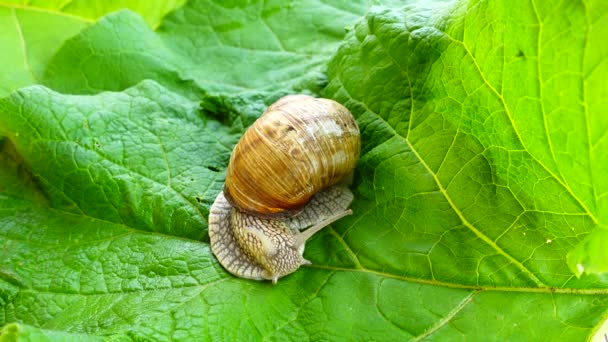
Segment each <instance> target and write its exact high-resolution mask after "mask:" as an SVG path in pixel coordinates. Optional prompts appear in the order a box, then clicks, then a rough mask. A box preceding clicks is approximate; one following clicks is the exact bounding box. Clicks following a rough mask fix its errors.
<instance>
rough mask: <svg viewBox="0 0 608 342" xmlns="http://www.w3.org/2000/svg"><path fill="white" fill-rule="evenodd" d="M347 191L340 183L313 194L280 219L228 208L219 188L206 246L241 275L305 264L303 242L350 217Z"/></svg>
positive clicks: (260, 276) (281, 272) (261, 276)
mask: <svg viewBox="0 0 608 342" xmlns="http://www.w3.org/2000/svg"><path fill="white" fill-rule="evenodd" d="M352 201H353V194H352V192H351V191H350V190H349V189H348V188H345V187H342V186H332V187H329V188H327V189H325V190H323V191H321V192H319V193H318V194H316V195H315V196H314V197H313V198H312V199H311V201H310V202H309V203H308V204H307V205H306V206H305V207H304V209H303V210H302V212H301V213H300V214H299V215H297V216H294V217H291V218H285V219H265V218H259V217H255V216H253V215H250V214H246V213H243V212H241V211H240V210H239V209H237V208H234V207H232V205H230V203H229V202H228V201H227V200H226V197H225V196H224V194H223V192H220V193H219V194H218V196H217V198H216V199H215V202H214V203H213V205H212V206H211V210H210V213H209V237H210V240H211V250H212V252H213V254H214V255H215V256H216V258H217V259H218V261H219V262H220V264H222V266H223V267H224V268H225V269H226V270H227V271H228V272H230V273H232V274H234V275H236V276H237V277H240V278H246V279H255V280H272V281H273V283H276V282H277V280H278V279H279V278H281V277H283V276H285V275H288V274H290V273H292V272H294V271H296V270H297V269H298V268H299V267H300V266H301V265H306V264H310V262H309V261H307V260H306V259H304V258H303V257H302V255H303V254H304V247H305V243H306V241H307V240H308V239H309V238H310V237H311V236H312V235H314V233H316V232H317V231H319V230H321V229H322V228H323V227H326V226H327V225H329V224H331V223H332V222H334V221H336V220H338V219H340V218H342V217H343V216H346V215H349V214H351V213H352V212H351V211H350V210H347V208H348V207H349V206H350V203H351V202H352Z"/></svg>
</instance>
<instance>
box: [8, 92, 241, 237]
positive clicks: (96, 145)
mask: <svg viewBox="0 0 608 342" xmlns="http://www.w3.org/2000/svg"><path fill="white" fill-rule="evenodd" d="M0 113H1V115H0V134H3V135H5V136H7V137H8V138H9V139H10V140H11V141H12V142H13V143H14V144H15V147H16V150H17V151H18V152H19V154H20V156H21V158H23V160H24V161H25V163H26V164H27V165H28V166H29V168H30V170H31V171H32V173H33V175H34V176H35V177H36V179H37V181H38V183H39V184H40V186H41V187H42V189H43V190H44V192H45V193H46V195H47V197H48V199H49V201H50V204H51V206H53V207H56V208H61V209H63V210H66V211H70V212H73V213H77V214H79V215H84V216H89V217H95V218H100V219H104V220H107V221H111V222H117V223H121V224H125V225H127V226H129V227H133V228H137V229H143V230H148V231H156V232H160V233H164V234H171V235H178V236H184V237H190V238H196V239H201V238H203V237H206V230H205V228H206V220H207V215H208V207H209V206H210V204H211V203H212V202H213V200H214V199H215V195H216V194H217V192H218V191H219V189H221V187H222V184H223V171H221V170H223V169H224V167H225V165H226V164H227V162H228V157H229V154H230V151H231V149H232V145H233V144H234V143H235V142H236V141H235V139H236V138H235V136H234V135H231V134H229V132H228V129H227V128H226V127H223V126H221V125H220V124H219V123H218V122H216V121H213V120H208V119H206V118H204V117H200V116H199V112H198V104H197V103H196V102H191V101H188V100H187V99H185V98H183V97H181V96H178V95H175V94H172V93H169V92H167V91H166V90H165V89H164V88H162V87H160V86H159V85H158V84H156V83H153V82H151V81H146V82H144V83H142V84H140V85H139V86H138V87H135V88H132V89H129V90H128V91H126V92H124V93H103V94H101V95H99V96H96V97H83V96H69V95H61V94H58V93H55V92H53V91H51V90H49V89H47V88H43V87H40V86H33V87H30V88H25V89H23V90H19V91H17V92H15V93H14V94H12V95H11V96H9V97H7V98H5V99H3V100H0Z"/></svg>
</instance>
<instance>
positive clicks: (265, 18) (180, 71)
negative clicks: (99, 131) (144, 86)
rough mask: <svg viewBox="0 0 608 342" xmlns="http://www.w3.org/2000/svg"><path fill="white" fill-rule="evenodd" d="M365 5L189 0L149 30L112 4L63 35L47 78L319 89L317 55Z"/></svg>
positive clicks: (73, 86) (218, 89) (76, 84)
mask: <svg viewBox="0 0 608 342" xmlns="http://www.w3.org/2000/svg"><path fill="white" fill-rule="evenodd" d="M366 8H367V3H366V1H364V0H357V1H320V0H303V1H251V2H250V1H241V2H239V1H229V2H226V1H213V0H192V1H189V2H188V3H187V4H186V5H185V6H184V7H183V8H181V9H179V10H177V11H175V12H174V13H172V14H171V15H169V16H167V17H166V18H165V20H164V21H163V24H162V25H161V26H160V27H159V28H158V29H157V31H156V32H154V31H152V30H150V28H149V27H148V26H147V25H146V24H145V23H144V22H143V20H142V19H141V18H139V17H138V16H137V15H135V14H133V13H131V12H128V11H125V12H119V13H116V14H113V15H110V16H108V17H106V18H104V19H103V20H101V21H100V22H99V23H98V24H96V25H94V26H92V27H90V28H89V29H87V30H85V31H84V32H82V34H80V35H78V36H77V37H75V38H74V39H72V40H70V41H69V42H68V43H67V44H66V46H64V47H63V48H62V49H61V50H60V51H59V52H58V54H57V55H56V56H55V57H54V58H53V60H52V61H51V63H50V65H49V68H48V70H47V73H46V75H45V83H46V84H47V85H49V86H50V87H52V88H53V89H57V90H60V91H65V92H70V93H95V92H98V91H101V90H122V89H125V88H127V87H129V86H132V85H133V84H136V83H137V82H139V81H140V80H142V79H145V78H152V79H155V80H157V81H159V82H161V83H163V84H164V85H166V86H169V87H171V88H172V89H174V90H177V91H179V92H181V93H186V94H188V93H195V94H198V93H199V92H201V91H202V92H209V93H218V94H242V93H247V92H249V91H253V92H255V93H259V92H260V91H269V92H281V93H284V92H288V91H293V90H294V89H295V90H302V89H312V90H319V89H320V87H321V86H322V85H323V84H324V75H323V74H322V71H324V69H325V62H326V61H327V60H328V58H329V57H330V56H331V54H332V53H333V52H334V51H335V48H336V46H337V45H338V44H339V43H340V42H341V40H342V38H343V37H344V33H345V28H346V27H348V26H349V25H352V24H353V23H354V21H355V20H356V19H357V18H358V17H359V15H360V14H362V13H363V12H364V11H365V9H366Z"/></svg>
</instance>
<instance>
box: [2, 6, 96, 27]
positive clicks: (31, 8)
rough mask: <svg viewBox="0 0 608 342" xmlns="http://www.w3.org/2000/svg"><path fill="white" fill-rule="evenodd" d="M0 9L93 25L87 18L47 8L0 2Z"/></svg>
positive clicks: (91, 20)
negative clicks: (62, 18) (68, 19)
mask: <svg viewBox="0 0 608 342" xmlns="http://www.w3.org/2000/svg"><path fill="white" fill-rule="evenodd" d="M0 7H4V8H10V9H13V10H15V9H19V10H24V11H33V12H40V13H47V14H52V15H57V16H62V17H67V18H70V19H76V20H80V21H84V22H87V23H93V22H95V20H94V19H91V18H87V17H83V16H78V15H75V14H71V13H67V12H61V11H56V10H51V9H48V8H42V7H35V6H30V5H19V4H7V3H2V2H0Z"/></svg>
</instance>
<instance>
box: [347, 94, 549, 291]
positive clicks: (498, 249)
mask: <svg viewBox="0 0 608 342" xmlns="http://www.w3.org/2000/svg"><path fill="white" fill-rule="evenodd" d="M342 89H344V91H345V93H346V94H347V95H348V97H349V98H350V100H351V101H353V102H356V103H358V104H359V105H360V106H362V107H363V108H365V110H366V111H367V112H369V113H371V114H373V115H374V116H376V117H377V118H378V120H380V121H382V123H384V124H385V126H386V127H388V129H389V130H390V131H391V133H392V134H393V135H394V136H395V137H399V138H400V139H402V140H403V141H404V142H405V143H406V145H407V146H408V148H409V149H410V150H411V151H412V153H414V155H415V156H416V158H417V159H418V160H419V161H420V163H421V164H422V165H423V166H424V168H425V169H426V170H427V172H428V173H429V174H430V175H431V176H432V177H433V179H434V181H435V184H436V185H437V187H438V190H439V191H440V192H441V193H442V195H443V196H444V198H445V199H446V200H447V201H448V203H449V204H450V206H451V207H452V210H453V211H454V213H456V215H458V217H459V218H460V220H461V222H462V224H463V225H464V226H465V227H467V228H468V229H469V230H470V231H471V232H473V233H474V234H475V235H476V236H477V237H478V238H480V239H481V240H482V241H483V242H485V243H486V244H487V245H489V246H490V247H491V248H492V249H494V250H495V251H496V252H497V253H498V254H500V255H502V256H503V257H505V258H506V259H507V260H509V261H510V262H511V263H513V264H514V265H515V266H516V267H517V268H519V269H520V270H521V271H523V272H524V273H526V274H527V275H528V277H529V278H530V280H532V281H533V282H534V283H535V284H536V285H538V286H539V287H544V288H548V286H547V285H546V284H544V283H543V282H542V281H541V280H540V279H538V277H536V275H535V274H534V273H532V271H530V270H529V269H528V268H527V267H525V266H524V265H523V264H522V263H521V262H520V261H519V260H517V259H515V258H514V257H513V256H512V255H510V254H509V253H507V252H505V251H504V250H503V249H502V248H501V247H500V246H498V245H497V244H496V243H495V242H494V241H492V240H491V239H490V238H489V237H487V236H486V235H485V234H483V233H482V232H481V231H480V230H478V229H477V228H476V227H475V226H474V225H473V224H471V223H470V222H469V221H468V220H467V219H466V218H465V217H464V215H463V214H462V212H461V211H460V209H458V207H457V206H456V204H455V203H454V202H453V201H452V198H451V197H450V195H449V194H448V193H447V190H446V189H445V188H444V187H443V184H441V181H440V180H439V178H438V177H437V175H436V174H435V173H434V172H433V171H432V170H431V168H430V167H429V166H428V164H426V162H425V161H424V160H423V159H422V157H421V156H420V155H419V154H418V151H416V149H414V147H413V145H412V144H411V143H410V142H409V140H408V139H407V138H406V137H404V136H402V135H401V134H399V133H398V132H397V131H395V129H394V128H393V127H391V125H390V124H389V123H388V122H386V120H384V118H382V117H381V116H380V115H378V114H376V113H375V112H373V111H372V110H371V109H369V108H368V107H367V105H366V104H364V103H362V102H360V101H357V100H355V99H354V98H352V96H351V95H350V93H349V92H348V90H347V89H345V88H344V87H342ZM412 105H413V103H412Z"/></svg>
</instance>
